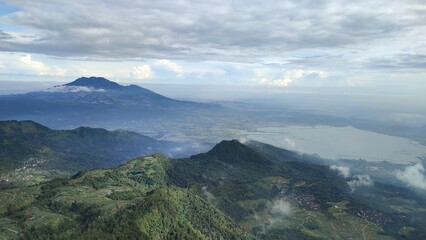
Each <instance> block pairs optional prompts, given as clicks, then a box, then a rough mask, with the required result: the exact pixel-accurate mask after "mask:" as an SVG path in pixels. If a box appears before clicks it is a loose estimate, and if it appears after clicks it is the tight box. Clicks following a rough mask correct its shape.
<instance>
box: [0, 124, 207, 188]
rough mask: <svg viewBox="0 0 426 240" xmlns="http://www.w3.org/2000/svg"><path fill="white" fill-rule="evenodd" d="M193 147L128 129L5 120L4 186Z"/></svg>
mask: <svg viewBox="0 0 426 240" xmlns="http://www.w3.org/2000/svg"><path fill="white" fill-rule="evenodd" d="M191 148H192V146H191V145H189V144H185V143H174V142H169V141H158V140H155V139H152V138H149V137H146V136H143V135H140V134H137V133H134V132H128V131H123V130H116V131H107V130H105V129H100V128H88V127H79V128H76V129H74V130H52V129H49V128H47V127H45V126H43V125H40V124H38V123H36V122H33V121H3V122H2V121H0V174H1V177H0V185H10V184H19V183H23V184H27V183H31V184H34V183H36V182H39V181H42V180H45V179H51V178H53V177H55V176H70V175H71V174H75V173H76V172H77V171H82V170H87V169H92V168H100V167H112V166H116V165H118V164H120V163H122V162H124V161H126V160H129V159H132V158H135V157H137V156H141V155H147V154H153V153H157V152H164V153H166V154H168V155H169V156H174V157H179V156H185V154H188V153H191V152H194V151H197V150H198V149H197V150H194V149H191Z"/></svg>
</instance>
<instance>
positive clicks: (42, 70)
mask: <svg viewBox="0 0 426 240" xmlns="http://www.w3.org/2000/svg"><path fill="white" fill-rule="evenodd" d="M19 60H20V62H21V63H22V64H23V65H24V66H25V67H27V68H30V69H32V70H34V71H35V72H36V73H37V74H38V75H49V76H65V74H66V70H65V69H63V68H60V67H57V66H47V65H46V64H44V63H42V62H40V61H36V60H33V59H32V57H31V55H29V54H28V55H23V56H22V57H21V58H20V59H19Z"/></svg>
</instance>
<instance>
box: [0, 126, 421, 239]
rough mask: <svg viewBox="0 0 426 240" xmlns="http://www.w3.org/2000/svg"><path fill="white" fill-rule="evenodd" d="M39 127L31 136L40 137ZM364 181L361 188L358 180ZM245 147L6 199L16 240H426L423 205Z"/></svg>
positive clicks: (8, 225) (157, 158) (408, 195)
mask: <svg viewBox="0 0 426 240" xmlns="http://www.w3.org/2000/svg"><path fill="white" fill-rule="evenodd" d="M37 131H38V130H36V129H33V128H31V127H29V128H26V130H25V132H30V133H33V132H37ZM358 180H359V179H358ZM348 181H356V180H355V179H350V178H343V177H341V176H339V175H338V174H337V173H336V172H335V171H333V170H331V169H330V168H329V167H328V166H323V165H317V164H311V163H304V162H293V161H284V162H283V161H276V160H274V159H269V158H268V157H267V156H265V155H263V154H261V153H259V152H258V151H257V150H254V149H253V148H250V147H248V146H246V145H244V144H241V143H239V142H238V141H236V140H232V141H222V142H221V143H219V144H217V145H216V146H215V147H214V148H213V149H212V150H211V151H209V152H207V153H204V154H198V155H194V156H192V157H190V158H185V159H176V160H172V159H169V158H167V157H166V156H164V155H162V154H154V155H150V156H146V157H140V158H136V159H134V160H131V161H128V162H126V163H124V164H122V165H120V166H118V167H115V168H110V169H94V170H90V171H86V172H80V173H78V174H76V175H74V176H73V177H72V178H71V179H55V180H52V181H49V182H46V183H42V184H39V185H36V186H29V187H21V188H15V189H9V190H0V222H1V223H2V224H1V225H0V238H7V239H19V238H21V239H59V238H60V239H93V238H101V239H424V237H425V236H426V231H425V229H424V224H425V223H426V217H425V215H424V209H426V203H425V201H424V200H422V199H420V198H417V197H415V193H413V192H410V191H409V190H406V189H401V188H398V187H394V186H391V185H386V184H382V183H374V184H372V185H368V186H365V185H364V186H363V185H362V184H360V183H359V184H358V186H357V190H356V191H353V190H352V189H351V187H350V184H349V182H348Z"/></svg>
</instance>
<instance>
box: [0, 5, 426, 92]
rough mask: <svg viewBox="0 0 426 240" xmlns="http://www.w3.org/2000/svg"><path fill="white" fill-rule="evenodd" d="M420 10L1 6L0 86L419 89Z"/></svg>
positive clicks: (424, 46) (423, 37)
mask: <svg viewBox="0 0 426 240" xmlns="http://www.w3.org/2000/svg"><path fill="white" fill-rule="evenodd" d="M425 32H426V4H425V2H424V1H422V0H395V1H384V0H376V1H369V0H368V1H367V0H360V1H355V2H354V1H350V2H349V1H338V0H329V1H322V0H315V1H314V0H304V1H296V0H284V1H254V0H247V1H225V0H214V1H207V2H206V1H201V0H193V1H187V0H181V1H154V2H153V1H130V0H123V1H112V0H102V1H101V0H94V1H90V3H87V1H84V0H75V1H61V0H58V1H48V0H38V1H24V0H6V1H2V2H0V81H17V82H19V81H22V80H26V81H28V80H33V81H42V80H45V81H58V82H65V81H70V80H72V79H75V78H77V77H80V76H104V77H107V78H109V79H111V80H115V81H119V82H129V83H141V84H144V83H159V84H168V83H172V84H211V85H249V86H263V87H269V88H277V89H285V88H291V87H340V88H356V87H371V88H387V87H396V88H398V87H404V88H412V89H413V90H418V89H419V87H420V88H426V86H425V85H426V84H425V82H424V81H426V79H425V76H426V34H424V33H425Z"/></svg>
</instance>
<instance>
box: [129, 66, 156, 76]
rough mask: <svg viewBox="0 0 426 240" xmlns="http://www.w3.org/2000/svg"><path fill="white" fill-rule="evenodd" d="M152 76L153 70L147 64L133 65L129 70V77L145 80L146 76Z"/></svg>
mask: <svg viewBox="0 0 426 240" xmlns="http://www.w3.org/2000/svg"><path fill="white" fill-rule="evenodd" d="M153 76H154V72H153V71H152V70H151V67H150V66H149V65H146V64H145V65H142V66H136V67H133V68H132V70H131V71H130V77H131V78H134V79H138V80H145V79H148V78H152V77H153Z"/></svg>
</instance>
